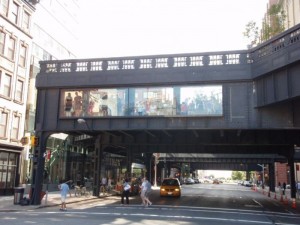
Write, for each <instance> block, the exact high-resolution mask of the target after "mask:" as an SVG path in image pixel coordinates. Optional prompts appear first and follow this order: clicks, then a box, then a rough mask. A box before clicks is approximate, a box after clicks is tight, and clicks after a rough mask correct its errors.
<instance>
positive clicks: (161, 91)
mask: <svg viewBox="0 0 300 225" xmlns="http://www.w3.org/2000/svg"><path fill="white" fill-rule="evenodd" d="M61 96H63V97H62V100H61V116H68V117H69V116H76V117H85V116H88V117H90V116H92V117H101V116H174V115H179V116H180V115H182V116H202V115H205V116H209V115H222V113H223V108H222V86H221V85H216V86H208V85H203V86H189V87H187V86H184V87H180V86H175V87H147V88H118V89H114V88H111V89H82V90H80V89H78V90H69V91H68V90H65V91H63V93H62V95H61Z"/></svg>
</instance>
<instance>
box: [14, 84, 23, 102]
mask: <svg viewBox="0 0 300 225" xmlns="http://www.w3.org/2000/svg"><path fill="white" fill-rule="evenodd" d="M23 86H24V82H23V81H22V80H18V81H17V84H16V93H15V99H16V100H17V101H19V102H22V100H23Z"/></svg>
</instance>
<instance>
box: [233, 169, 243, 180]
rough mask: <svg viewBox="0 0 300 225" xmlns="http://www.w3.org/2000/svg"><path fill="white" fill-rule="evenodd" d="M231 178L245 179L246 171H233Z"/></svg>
mask: <svg viewBox="0 0 300 225" xmlns="http://www.w3.org/2000/svg"><path fill="white" fill-rule="evenodd" d="M231 178H232V180H245V179H246V172H243V171H232V173H231Z"/></svg>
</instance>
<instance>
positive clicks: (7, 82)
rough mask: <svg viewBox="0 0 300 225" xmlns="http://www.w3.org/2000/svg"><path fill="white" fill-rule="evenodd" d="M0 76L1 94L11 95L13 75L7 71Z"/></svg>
mask: <svg viewBox="0 0 300 225" xmlns="http://www.w3.org/2000/svg"><path fill="white" fill-rule="evenodd" d="M0 76H1V79H0V94H1V95H4V96H6V97H10V92H11V79H12V77H11V76H10V75H9V74H7V73H0Z"/></svg>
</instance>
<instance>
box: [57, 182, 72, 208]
mask: <svg viewBox="0 0 300 225" xmlns="http://www.w3.org/2000/svg"><path fill="white" fill-rule="evenodd" d="M58 188H59V190H60V198H61V207H60V210H62V211H66V210H67V205H66V200H67V194H68V193H69V191H70V188H69V185H67V184H66V183H61V184H60V185H58Z"/></svg>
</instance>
